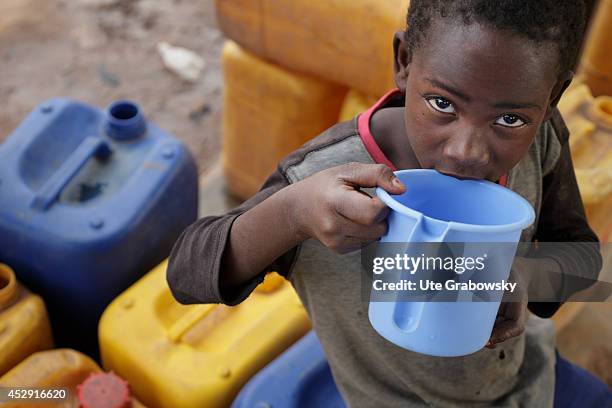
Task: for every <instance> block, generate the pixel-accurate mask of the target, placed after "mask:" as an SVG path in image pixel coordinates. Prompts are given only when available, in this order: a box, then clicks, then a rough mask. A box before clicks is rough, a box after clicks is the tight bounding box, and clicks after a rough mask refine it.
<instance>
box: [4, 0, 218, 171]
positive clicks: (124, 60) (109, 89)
mask: <svg viewBox="0 0 612 408" xmlns="http://www.w3.org/2000/svg"><path fill="white" fill-rule="evenodd" d="M160 41H166V42H168V43H170V44H172V45H178V46H181V47H185V48H187V49H190V50H192V51H194V52H196V53H198V54H199V55H200V56H202V57H203V58H204V60H205V63H206V66H205V68H204V70H203V73H202V75H201V77H200V79H199V80H198V81H197V82H196V83H189V82H185V81H183V80H182V79H180V78H179V77H177V76H176V75H175V74H173V73H171V72H169V71H168V70H166V69H165V68H164V66H163V63H162V61H161V58H160V56H159V54H158V52H157V49H156V45H157V43H158V42H160ZM222 44H223V36H222V34H221V33H220V32H219V30H218V29H217V25H216V21H215V13H214V6H213V1H212V0H2V1H1V2H0V100H1V101H2V109H1V110H0V141H2V140H4V139H5V138H6V137H7V136H8V135H9V134H10V132H11V131H12V130H13V129H14V128H15V127H16V126H17V125H18V124H19V123H20V122H21V120H22V119H23V118H24V117H25V115H26V114H27V113H28V112H29V111H31V110H32V109H33V108H34V107H35V106H36V105H38V104H39V103H41V102H42V101H44V100H45V99H47V98H50V97H54V96H64V97H69V98H73V99H77V100H80V101H83V102H87V103H90V104H93V105H96V106H98V107H101V108H103V107H105V106H106V105H108V104H109V103H110V102H112V101H113V100H115V99H119V98H129V99H132V100H134V101H136V102H138V103H139V104H140V105H141V107H142V108H143V110H144V113H145V115H146V116H147V118H148V119H149V120H151V121H153V122H155V123H156V124H157V125H158V126H160V127H162V128H163V129H165V130H167V131H168V132H170V133H172V134H174V135H175V136H177V137H178V138H180V139H181V140H183V141H184V142H185V143H186V144H187V145H188V146H189V148H190V150H191V152H192V153H193V154H194V156H195V157H196V158H197V161H198V164H199V168H200V172H205V171H206V170H208V169H209V168H210V166H211V165H212V163H213V161H214V160H215V159H216V157H217V156H218V153H219V150H220V135H219V130H220V117H221V116H220V108H221V93H222V90H221V87H222V81H221V68H220V59H219V56H220V50H221V46H222Z"/></svg>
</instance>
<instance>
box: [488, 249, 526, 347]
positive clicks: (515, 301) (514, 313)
mask: <svg viewBox="0 0 612 408" xmlns="http://www.w3.org/2000/svg"><path fill="white" fill-rule="evenodd" d="M529 262H530V260H528V259H526V258H521V257H517V258H515V261H514V264H513V266H512V269H513V273H512V278H511V280H514V281H515V282H516V283H517V285H516V290H517V292H518V293H514V294H512V296H511V298H512V301H511V302H502V303H501V304H500V305H499V310H498V311H497V317H496V318H495V325H494V326H493V332H492V333H491V338H490V339H489V342H488V343H487V344H486V347H488V348H491V349H493V348H495V345H496V344H498V343H501V342H503V341H506V340H508V339H510V338H512V337H516V336H519V335H520V334H521V333H523V332H524V331H525V323H526V321H527V298H528V293H527V288H528V287H529V281H530V278H529V276H530V275H529V274H528V272H530V271H528V269H529V268H530V266H529V265H530V263H529Z"/></svg>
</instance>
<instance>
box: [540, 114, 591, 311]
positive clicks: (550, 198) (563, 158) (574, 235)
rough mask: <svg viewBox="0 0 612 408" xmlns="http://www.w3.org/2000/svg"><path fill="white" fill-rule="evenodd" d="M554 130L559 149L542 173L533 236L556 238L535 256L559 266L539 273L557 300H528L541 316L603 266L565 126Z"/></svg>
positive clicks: (545, 239) (588, 282)
mask: <svg viewBox="0 0 612 408" xmlns="http://www.w3.org/2000/svg"><path fill="white" fill-rule="evenodd" d="M559 119H560V118H557V120H559ZM553 124H554V120H553ZM555 130H556V131H557V132H562V136H561V137H560V138H559V139H560V141H561V144H562V146H561V153H560V157H559V159H558V161H557V163H556V165H555V167H554V168H553V170H552V171H551V172H550V173H548V174H547V175H546V176H544V183H543V196H542V207H541V211H540V219H539V222H538V225H537V232H536V235H535V239H537V241H538V242H542V243H544V242H555V244H545V245H543V247H544V248H543V250H542V251H541V253H540V254H538V256H542V257H545V258H547V260H549V265H550V260H554V261H555V262H554V263H553V265H555V266H556V267H557V268H558V269H557V271H555V272H556V273H555V272H553V273H546V274H540V276H543V275H545V276H547V277H548V278H550V279H551V282H546V283H544V284H549V285H550V286H552V287H554V288H556V289H557V296H556V298H557V299H558V300H559V301H558V302H530V303H529V309H530V310H531V311H532V312H533V313H535V314H536V315H538V316H540V317H550V316H552V315H553V314H554V313H555V312H556V311H557V309H558V308H559V307H560V306H561V304H562V302H563V301H565V300H566V299H568V298H569V297H570V296H571V295H572V294H573V293H575V292H577V291H579V290H582V289H586V288H587V287H589V286H591V285H592V284H593V283H594V282H595V281H596V280H597V278H598V276H599V271H600V269H601V266H602V259H601V254H600V252H599V247H598V245H597V243H598V242H599V240H598V238H597V235H595V233H594V232H593V230H592V229H591V227H590V226H589V224H588V222H587V219H586V215H585V212H584V207H583V204H582V199H581V197H580V191H579V189H578V183H577V181H576V176H575V174H574V167H573V164H572V157H571V154H570V148H569V143H568V141H567V136H568V135H567V130H566V129H565V126H564V125H563V124H562V123H561V124H560V125H557V126H556V129H555ZM563 133H565V134H564V135H563ZM576 243H579V244H576ZM580 243H584V244H580ZM588 243H591V244H588ZM537 272H538V271H536V273H537ZM540 272H541V271H540ZM548 272H550V271H548ZM536 284H542V283H541V282H538V283H536Z"/></svg>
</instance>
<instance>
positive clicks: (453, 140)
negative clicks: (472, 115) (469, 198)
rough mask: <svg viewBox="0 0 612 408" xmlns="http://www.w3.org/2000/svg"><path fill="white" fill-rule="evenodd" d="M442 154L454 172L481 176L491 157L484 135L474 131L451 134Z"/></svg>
mask: <svg viewBox="0 0 612 408" xmlns="http://www.w3.org/2000/svg"><path fill="white" fill-rule="evenodd" d="M442 154H443V156H444V162H445V163H447V164H449V165H451V166H452V167H453V169H452V171H453V172H456V173H460V174H464V175H465V176H471V177H478V176H480V173H481V172H482V171H483V170H484V167H486V165H487V164H489V161H490V158H491V155H490V152H489V148H488V145H487V143H486V140H485V138H484V136H482V135H478V134H477V133H474V132H470V133H467V134H463V135H461V134H456V135H454V136H451V137H450V138H449V139H448V141H447V142H446V144H445V146H444V150H443V152H442Z"/></svg>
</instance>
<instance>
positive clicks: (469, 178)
mask: <svg viewBox="0 0 612 408" xmlns="http://www.w3.org/2000/svg"><path fill="white" fill-rule="evenodd" d="M436 170H437V169H436ZM438 171H439V172H440V173H442V174H444V175H445V176H451V177H454V178H458V179H459V180H482V179H484V178H486V177H474V176H466V175H462V174H456V173H451V172H448V171H442V170H438Z"/></svg>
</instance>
